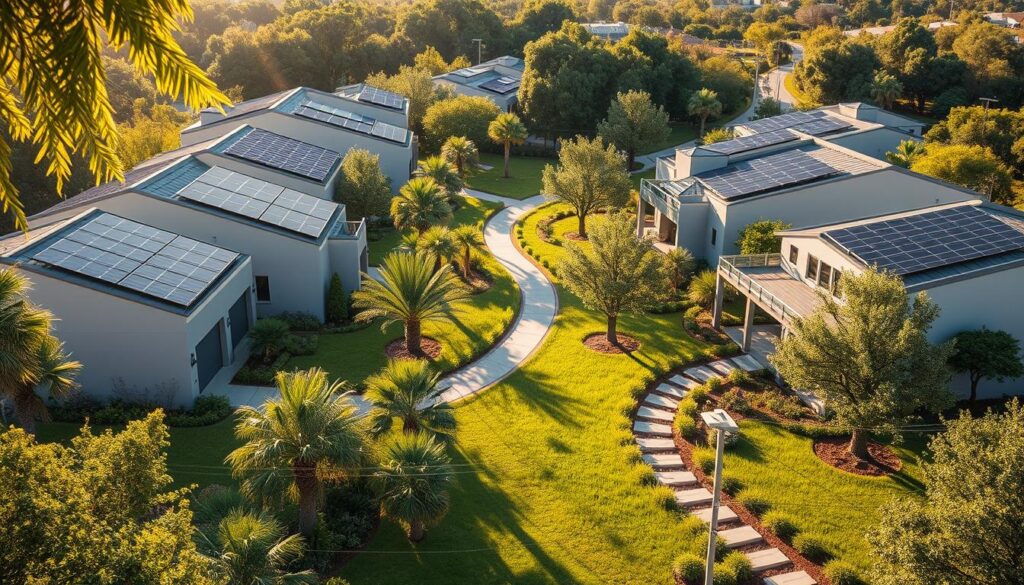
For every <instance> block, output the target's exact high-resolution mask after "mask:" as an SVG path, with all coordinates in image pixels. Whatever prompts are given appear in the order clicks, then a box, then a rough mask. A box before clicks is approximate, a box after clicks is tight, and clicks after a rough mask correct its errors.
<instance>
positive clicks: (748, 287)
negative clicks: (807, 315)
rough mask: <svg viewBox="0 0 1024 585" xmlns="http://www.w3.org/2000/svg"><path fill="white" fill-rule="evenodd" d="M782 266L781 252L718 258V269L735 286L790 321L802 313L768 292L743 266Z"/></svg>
mask: <svg viewBox="0 0 1024 585" xmlns="http://www.w3.org/2000/svg"><path fill="white" fill-rule="evenodd" d="M772 266H780V267H781V266H782V255H781V254H752V255H748V256H722V257H721V258H719V260H718V271H719V272H720V273H721V274H722V275H723V276H724V277H725V278H726V280H728V281H729V282H730V283H731V284H732V285H733V286H735V287H736V288H737V289H739V290H740V292H743V293H745V294H746V295H747V296H748V297H750V298H752V299H754V300H755V301H757V303H758V304H759V305H760V306H761V307H762V308H764V309H765V310H767V311H768V312H769V313H772V314H773V315H774V316H775V317H777V318H779V320H780V321H783V322H785V321H790V322H792V321H793V320H794V319H798V318H800V313H797V312H796V311H794V310H793V308H792V307H790V306H789V305H787V304H786V303H785V302H784V301H783V300H782V299H780V298H779V297H777V296H775V295H773V294H772V293H770V292H768V290H767V289H766V288H765V287H764V286H762V285H761V283H759V282H757V281H756V280H754V279H753V278H750V277H749V276H747V275H746V274H744V273H743V271H742V270H740V269H741V268H767V267H772ZM780 270H782V269H781V268H780Z"/></svg>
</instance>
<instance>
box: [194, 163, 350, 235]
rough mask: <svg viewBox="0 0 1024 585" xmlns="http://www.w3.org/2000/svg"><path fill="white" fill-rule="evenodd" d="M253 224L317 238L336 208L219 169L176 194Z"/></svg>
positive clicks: (199, 178)
mask: <svg viewBox="0 0 1024 585" xmlns="http://www.w3.org/2000/svg"><path fill="white" fill-rule="evenodd" d="M178 196H179V197H183V198H185V199H189V200H192V201H198V202H199V203H202V204H204V205H209V206H210V207H216V208H217V209H223V210H224V211H229V212H231V213H235V214H238V215H242V216H245V217H248V218H250V219H255V220H257V221H260V222H263V223H266V224H270V225H274V226H277V227H281V228H284V229H286V230H289V231H293V232H297V233H300V234H303V235H306V236H309V237H312V238H319V237H320V234H322V233H323V231H324V228H326V227H327V222H328V221H330V219H331V217H333V216H334V211H335V209H337V205H335V204H334V203H331V202H330V201H324V200H323V199H318V198H316V197H313V196H312V195H306V194H305V193H299V192H298V191H294V190H292V189H285V188H284V187H281V186H280V185H274V184H273V183H268V182H266V181H262V180H260V179H256V178H253V177H249V176H247V175H243V174H241V173H236V172H234V171H229V170H227V169H224V168H221V167H213V168H211V169H210V170H208V171H206V172H205V173H203V174H202V175H201V176H200V177H198V178H197V179H196V180H195V181H193V182H192V183H189V184H188V185H186V186H185V187H184V188H183V189H182V190H181V191H179V192H178Z"/></svg>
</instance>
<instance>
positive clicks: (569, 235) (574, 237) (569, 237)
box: [565, 232, 587, 242]
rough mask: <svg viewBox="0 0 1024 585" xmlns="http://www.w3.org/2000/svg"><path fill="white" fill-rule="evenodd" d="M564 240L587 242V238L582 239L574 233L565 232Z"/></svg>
mask: <svg viewBox="0 0 1024 585" xmlns="http://www.w3.org/2000/svg"><path fill="white" fill-rule="evenodd" d="M565 239H567V240H572V241H574V242H586V241H587V238H584V237H583V236H581V235H579V234H578V233H576V232H566V234H565Z"/></svg>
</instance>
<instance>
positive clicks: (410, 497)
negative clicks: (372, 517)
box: [371, 434, 453, 542]
mask: <svg viewBox="0 0 1024 585" xmlns="http://www.w3.org/2000/svg"><path fill="white" fill-rule="evenodd" d="M452 481H453V475H452V469H451V459H450V458H449V457H448V455H447V454H446V453H445V451H444V446H443V445H441V444H440V443H437V442H435V441H434V438H433V437H429V436H427V435H422V434H412V435H404V436H400V437H396V438H395V439H394V440H392V442H391V443H390V444H388V446H387V447H386V448H385V450H384V453H383V455H382V457H381V461H380V469H379V470H378V471H376V472H374V474H373V477H372V478H371V482H372V484H373V485H374V487H375V488H376V490H377V493H378V495H379V496H380V508H381V511H382V512H383V513H384V516H386V517H388V518H391V519H393V520H395V521H397V522H399V523H400V524H402V525H403V526H404V527H405V529H406V533H407V534H408V537H409V540H411V541H413V542H418V541H420V540H423V537H424V536H425V534H426V528H427V526H429V525H431V524H435V523H437V522H439V521H440V520H441V518H443V517H444V515H445V514H446V513H447V512H448V508H449V506H450V497H449V494H448V489H449V487H450V486H451V484H452Z"/></svg>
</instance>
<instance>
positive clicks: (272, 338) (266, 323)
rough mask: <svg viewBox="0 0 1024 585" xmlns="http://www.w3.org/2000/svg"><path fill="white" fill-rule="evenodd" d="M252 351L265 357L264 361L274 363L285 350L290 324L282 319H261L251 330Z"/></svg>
mask: <svg viewBox="0 0 1024 585" xmlns="http://www.w3.org/2000/svg"><path fill="white" fill-rule="evenodd" d="M249 338H250V339H252V351H253V353H255V354H257V355H261V356H263V361H265V362H269V361H272V360H273V359H274V358H275V357H277V355H278V354H280V353H281V350H283V349H284V344H285V341H286V340H287V339H288V323H287V322H285V321H283V320H281V319H260V320H259V321H257V322H256V324H255V325H253V326H252V329H250V330H249Z"/></svg>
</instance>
